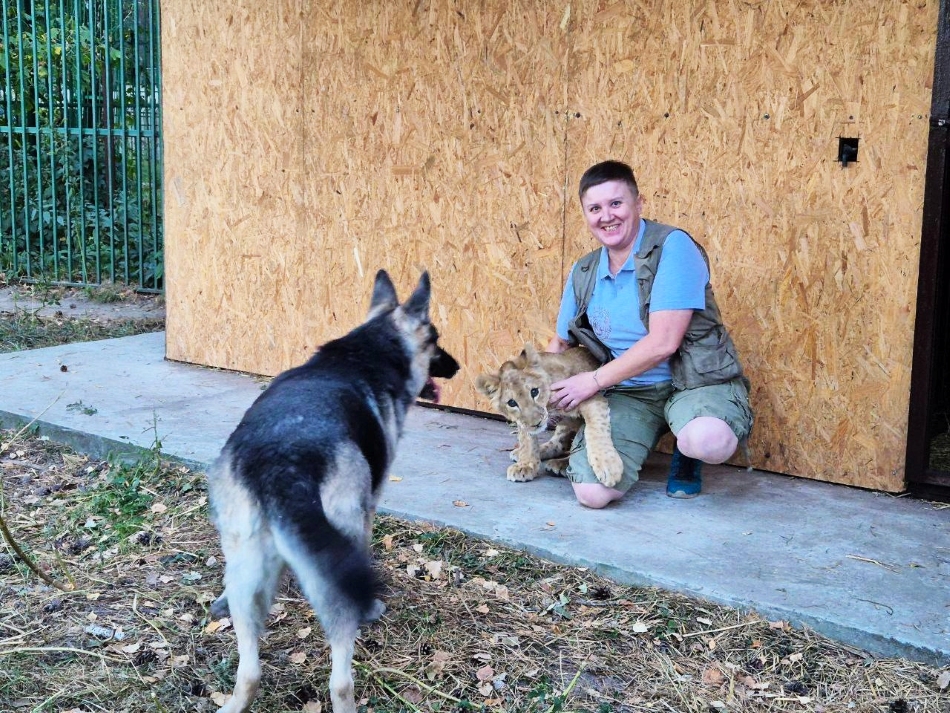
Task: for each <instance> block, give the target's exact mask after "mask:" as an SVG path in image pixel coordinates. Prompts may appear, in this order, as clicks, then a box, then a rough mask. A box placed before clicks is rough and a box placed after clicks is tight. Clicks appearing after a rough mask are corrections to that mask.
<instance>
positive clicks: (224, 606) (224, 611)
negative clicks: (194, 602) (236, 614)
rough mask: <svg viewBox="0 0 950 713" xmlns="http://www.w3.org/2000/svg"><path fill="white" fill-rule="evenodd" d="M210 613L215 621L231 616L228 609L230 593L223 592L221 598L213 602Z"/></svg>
mask: <svg viewBox="0 0 950 713" xmlns="http://www.w3.org/2000/svg"><path fill="white" fill-rule="evenodd" d="M209 611H210V612H211V616H213V617H214V618H215V619H223V618H224V617H226V616H231V610H230V609H229V608H228V593H227V592H223V593H222V594H221V596H220V597H218V598H217V599H215V600H214V601H213V602H211V606H210V607H209Z"/></svg>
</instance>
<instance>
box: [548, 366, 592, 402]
mask: <svg viewBox="0 0 950 713" xmlns="http://www.w3.org/2000/svg"><path fill="white" fill-rule="evenodd" d="M595 374H596V372H594V371H584V372H581V373H580V374H575V375H574V376H571V377H569V378H567V379H564V380H562V381H555V382H554V383H553V384H551V398H550V400H549V402H548V403H550V404H551V405H552V406H554V407H555V408H559V409H562V410H564V411H570V410H571V409H575V408H577V407H578V406H579V405H580V404H582V403H583V402H585V401H587V399H589V398H590V397H591V396H593V395H594V394H596V393H597V392H598V391H600V384H598V383H597V377H596V376H594V375H595Z"/></svg>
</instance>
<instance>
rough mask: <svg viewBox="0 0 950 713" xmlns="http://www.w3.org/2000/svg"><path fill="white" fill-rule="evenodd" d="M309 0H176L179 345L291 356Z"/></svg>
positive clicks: (173, 179) (173, 287)
mask: <svg viewBox="0 0 950 713" xmlns="http://www.w3.org/2000/svg"><path fill="white" fill-rule="evenodd" d="M301 9H302V3H301V2H300V0H275V1H274V2H268V3H252V2H230V1H228V2H224V1H222V0H212V1H211V2H196V1H193V0H173V1H172V2H168V3H165V2H163V4H162V62H163V66H162V75H163V83H164V91H163V133H164V147H165V191H166V199H165V206H166V215H165V243H166V254H165V262H166V279H167V285H168V288H167V315H168V318H167V355H168V357H169V358H170V359H178V360H183V361H190V362H196V363H199V364H207V365H210V366H219V367H226V368H229V369H238V370H246V371H255V372H256V371H264V370H266V369H265V368H262V367H266V366H267V365H269V364H273V363H277V362H282V363H284V362H286V361H287V360H288V359H289V357H290V354H291V352H292V349H291V348H290V344H289V343H288V340H287V334H286V332H285V324H286V322H287V315H288V314H292V313H293V312H294V311H295V310H296V309H297V306H296V305H295V304H294V303H292V301H290V300H288V296H287V292H286V290H285V287H284V285H283V280H284V277H285V276H286V274H287V273H288V269H287V268H288V265H287V254H286V253H285V252H284V250H283V249H282V246H283V245H284V244H287V243H291V244H292V243H294V242H295V241H296V240H297V236H298V235H300V234H301V233H302V228H303V226H302V219H303V212H302V210H303V189H304V177H303V155H302V117H301V108H302V104H303V95H302V86H301V32H302V28H301V23H300V13H301Z"/></svg>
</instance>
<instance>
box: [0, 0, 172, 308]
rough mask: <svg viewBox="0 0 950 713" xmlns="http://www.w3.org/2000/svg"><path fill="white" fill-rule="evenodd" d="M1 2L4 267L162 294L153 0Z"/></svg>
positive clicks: (19, 273)
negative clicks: (118, 284)
mask: <svg viewBox="0 0 950 713" xmlns="http://www.w3.org/2000/svg"><path fill="white" fill-rule="evenodd" d="M0 7H2V12H3V18H2V21H3V25H2V28H0V31H2V33H3V34H2V36H0V40H2V44H0V272H4V273H6V274H7V275H8V276H11V277H17V278H26V279H32V280H40V281H48V282H51V283H57V284H72V285H95V284H101V283H103V282H107V281H111V282H116V283H122V284H126V285H131V286H133V287H135V288H137V289H139V290H143V291H149V292H158V291H161V289H162V287H163V280H162V265H163V249H162V245H163V243H162V144H161V134H160V129H161V61H160V42H159V27H160V25H159V0H0Z"/></svg>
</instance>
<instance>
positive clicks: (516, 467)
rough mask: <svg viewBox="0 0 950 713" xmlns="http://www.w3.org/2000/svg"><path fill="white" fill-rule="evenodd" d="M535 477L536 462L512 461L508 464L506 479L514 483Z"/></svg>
mask: <svg viewBox="0 0 950 713" xmlns="http://www.w3.org/2000/svg"><path fill="white" fill-rule="evenodd" d="M537 477H538V464H537V463H512V464H511V465H509V466H508V480H510V481H512V482H514V483H524V482H526V481H528V480H534V479H535V478H537Z"/></svg>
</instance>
